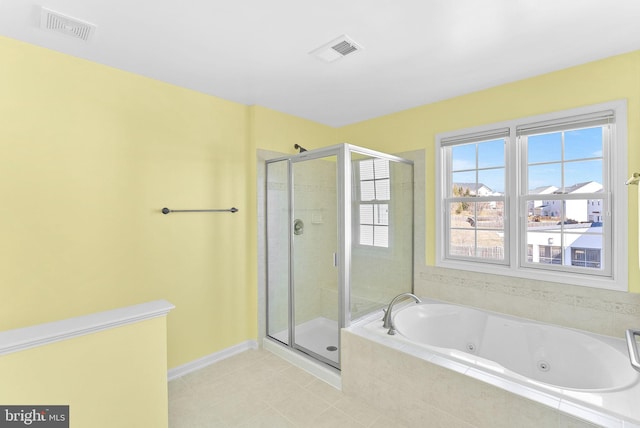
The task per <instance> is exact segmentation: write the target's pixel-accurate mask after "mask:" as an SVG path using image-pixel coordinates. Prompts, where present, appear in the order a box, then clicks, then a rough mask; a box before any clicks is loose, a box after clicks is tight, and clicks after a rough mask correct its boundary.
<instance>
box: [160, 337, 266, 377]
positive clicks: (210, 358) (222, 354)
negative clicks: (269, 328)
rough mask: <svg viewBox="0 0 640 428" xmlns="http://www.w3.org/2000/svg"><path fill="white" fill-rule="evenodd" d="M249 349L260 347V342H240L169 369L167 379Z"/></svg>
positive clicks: (180, 375)
mask: <svg viewBox="0 0 640 428" xmlns="http://www.w3.org/2000/svg"><path fill="white" fill-rule="evenodd" d="M249 349H258V342H257V341H255V340H247V341H246V342H242V343H238V344H237V345H234V346H232V347H230V348H227V349H223V350H222V351H218V352H214V353H213V354H209V355H205V356H204V357H202V358H198V359H197V360H193V361H191V362H188V363H186V364H183V365H181V366H178V367H174V368H172V369H169V371H168V372H167V380H169V381H171V380H174V379H177V378H179V377H182V376H184V375H186V374H188V373H191V372H195V371H196V370H200V369H201V368H204V367H206V366H208V365H211V364H213V363H216V362H218V361H221V360H224V359H225V358H229V357H232V356H234V355H236V354H239V353H241V352H244V351H248V350H249Z"/></svg>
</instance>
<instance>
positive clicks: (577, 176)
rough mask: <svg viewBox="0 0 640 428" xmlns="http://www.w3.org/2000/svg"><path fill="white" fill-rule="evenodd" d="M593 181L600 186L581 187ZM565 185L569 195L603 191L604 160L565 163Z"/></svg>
mask: <svg viewBox="0 0 640 428" xmlns="http://www.w3.org/2000/svg"><path fill="white" fill-rule="evenodd" d="M591 181H595V182H596V183H597V184H598V186H596V188H594V187H593V185H592V186H587V187H585V186H579V184H585V183H588V182H591ZM564 183H565V186H566V187H567V189H565V190H566V192H567V193H574V192H575V193H587V192H588V193H592V192H597V191H598V190H600V189H602V160H592V161H584V162H567V163H565V165H564Z"/></svg>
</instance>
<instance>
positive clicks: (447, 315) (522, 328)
mask: <svg viewBox="0 0 640 428" xmlns="http://www.w3.org/2000/svg"><path fill="white" fill-rule="evenodd" d="M394 312H395V313H394V314H393V321H394V324H395V327H396V330H397V334H396V335H395V336H392V335H388V334H387V330H386V329H384V328H383V327H382V321H381V320H380V319H379V318H381V316H380V314H377V315H376V316H375V317H372V318H369V319H368V320H366V321H363V322H362V323H359V324H358V325H356V326H354V328H353V329H350V330H352V331H354V332H356V333H357V334H359V335H361V336H365V337H368V338H370V339H371V340H373V341H376V342H378V343H381V344H384V345H386V346H390V347H393V348H396V349H398V350H401V351H403V352H406V353H410V354H412V355H414V356H416V357H419V358H422V359H425V360H427V361H429V362H431V363H433V364H438V365H440V366H443V367H447V368H450V369H452V370H455V371H458V372H460V373H463V374H466V375H468V376H472V377H474V378H476V379H479V380H482V381H484V382H487V383H490V384H492V385H494V386H498V387H501V388H503V389H506V390H509V391H511V392H513V393H516V394H518V395H521V396H525V397H527V398H529V399H532V400H535V401H538V402H541V403H543V404H546V405H549V406H552V407H555V408H557V409H561V410H563V411H566V412H567V413H570V414H573V415H574V416H578V417H581V418H583V419H586V420H588V421H590V422H593V423H596V424H598V425H602V426H611V427H635V426H640V382H639V374H638V373H637V372H636V371H635V370H633V369H632V368H631V365H630V363H629V357H628V355H627V350H626V343H625V341H624V340H622V339H617V338H612V337H608V336H600V335H595V334H590V333H587V332H582V331H577V330H572V329H567V328H561V327H556V326H551V325H547V324H542V323H537V322H534V321H530V320H524V319H520V318H515V317H510V316H506V315H501V314H496V313H491V312H485V311H481V310H477V309H473V308H468V307H463V306H457V305H451V304H445V303H441V302H435V301H429V302H425V303H423V304H407V305H404V306H402V307H396V308H395V310H394Z"/></svg>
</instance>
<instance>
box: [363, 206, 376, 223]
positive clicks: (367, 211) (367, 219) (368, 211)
mask: <svg viewBox="0 0 640 428" xmlns="http://www.w3.org/2000/svg"><path fill="white" fill-rule="evenodd" d="M360 224H373V205H369V204H366V205H360Z"/></svg>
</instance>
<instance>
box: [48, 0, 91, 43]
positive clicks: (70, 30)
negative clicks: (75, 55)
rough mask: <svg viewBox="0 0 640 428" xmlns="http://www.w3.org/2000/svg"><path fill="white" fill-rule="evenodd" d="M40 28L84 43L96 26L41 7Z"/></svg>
mask: <svg viewBox="0 0 640 428" xmlns="http://www.w3.org/2000/svg"><path fill="white" fill-rule="evenodd" d="M40 28H42V29H43V30H47V31H55V32H56V33H62V34H65V35H67V36H71V37H73V38H75V39H80V40H84V41H85V42H86V41H88V40H89V39H90V38H91V36H92V35H93V32H94V31H95V29H96V26H95V25H93V24H90V23H88V22H85V21H81V20H79V19H76V18H72V17H70V16H66V15H63V14H61V13H59V12H56V11H53V10H50V9H47V8H45V7H43V8H42V12H41V14H40Z"/></svg>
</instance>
